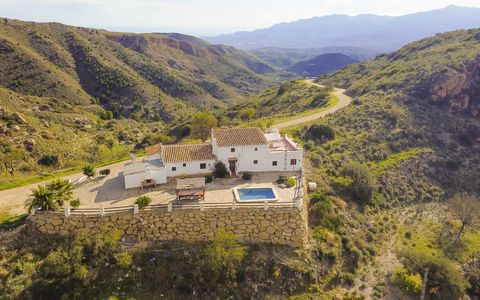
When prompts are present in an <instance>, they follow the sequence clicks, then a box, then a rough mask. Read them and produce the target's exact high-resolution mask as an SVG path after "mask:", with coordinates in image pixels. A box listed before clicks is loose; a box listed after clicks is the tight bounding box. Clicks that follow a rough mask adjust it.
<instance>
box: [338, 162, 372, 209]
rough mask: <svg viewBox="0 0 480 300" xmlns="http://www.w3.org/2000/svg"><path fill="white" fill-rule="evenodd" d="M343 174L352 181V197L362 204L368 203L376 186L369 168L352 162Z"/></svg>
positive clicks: (350, 188)
mask: <svg viewBox="0 0 480 300" xmlns="http://www.w3.org/2000/svg"><path fill="white" fill-rule="evenodd" d="M342 173H343V175H344V176H346V177H348V178H350V179H351V181H352V182H351V184H350V185H349V190H350V193H351V195H352V196H353V197H354V198H355V199H356V200H358V201H359V202H361V203H362V204H365V203H368V202H369V201H370V200H371V198H372V194H373V190H374V188H375V184H374V182H373V179H372V175H371V174H370V171H369V170H368V168H367V166H365V165H362V164H361V163H359V162H351V163H349V164H348V165H346V166H345V167H344V168H343V170H342Z"/></svg>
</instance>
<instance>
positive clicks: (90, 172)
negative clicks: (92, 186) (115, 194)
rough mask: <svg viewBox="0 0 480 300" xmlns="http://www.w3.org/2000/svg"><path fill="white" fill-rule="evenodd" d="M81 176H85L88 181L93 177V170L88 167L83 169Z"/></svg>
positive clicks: (91, 167)
mask: <svg viewBox="0 0 480 300" xmlns="http://www.w3.org/2000/svg"><path fill="white" fill-rule="evenodd" d="M83 175H85V176H87V177H88V178H89V179H90V178H91V177H93V176H95V169H94V168H93V166H90V165H88V166H85V167H83Z"/></svg>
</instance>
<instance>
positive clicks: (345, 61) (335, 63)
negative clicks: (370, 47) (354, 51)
mask: <svg viewBox="0 0 480 300" xmlns="http://www.w3.org/2000/svg"><path fill="white" fill-rule="evenodd" d="M356 62H358V61H356V60H354V59H353V58H351V57H349V56H347V55H344V54H341V53H325V54H321V55H319V56H316V57H314V58H312V59H309V60H307V61H302V62H298V63H296V64H294V65H293V66H291V67H290V70H291V71H293V72H295V73H297V74H300V75H303V76H307V77H317V76H320V75H322V74H326V73H331V72H334V71H337V70H339V69H341V68H343V67H345V66H348V65H350V64H354V63H356Z"/></svg>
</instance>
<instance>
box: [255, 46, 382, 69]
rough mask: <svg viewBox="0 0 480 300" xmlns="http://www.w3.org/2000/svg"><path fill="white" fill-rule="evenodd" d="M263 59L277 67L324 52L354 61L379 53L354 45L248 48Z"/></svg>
mask: <svg viewBox="0 0 480 300" xmlns="http://www.w3.org/2000/svg"><path fill="white" fill-rule="evenodd" d="M249 51H250V52H252V53H253V54H255V55H256V56H257V57H259V58H260V59H262V60H263V61H265V62H267V63H269V64H270V65H272V66H277V67H279V68H285V69H287V68H289V67H291V66H293V65H294V64H296V63H299V62H302V61H307V60H310V59H313V58H315V57H317V56H319V55H322V54H326V53H341V54H343V55H347V56H349V57H351V58H352V59H354V60H356V61H365V60H370V59H374V58H375V57H376V56H377V55H379V54H380V53H379V52H377V51H374V50H371V49H365V48H356V47H323V48H307V49H284V48H274V47H268V48H259V49H252V50H249Z"/></svg>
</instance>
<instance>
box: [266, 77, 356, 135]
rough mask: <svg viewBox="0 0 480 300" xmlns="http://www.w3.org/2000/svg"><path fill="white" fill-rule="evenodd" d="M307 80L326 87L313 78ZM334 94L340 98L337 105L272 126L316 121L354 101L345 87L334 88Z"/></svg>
mask: <svg viewBox="0 0 480 300" xmlns="http://www.w3.org/2000/svg"><path fill="white" fill-rule="evenodd" d="M305 81H306V82H307V83H309V84H311V85H314V86H318V87H325V86H323V85H320V84H317V83H315V82H313V79H307V80H305ZM332 95H334V96H335V97H337V98H338V100H339V102H338V104H337V105H335V106H333V107H330V108H328V109H326V110H323V111H321V112H318V113H314V114H311V115H308V116H304V117H299V118H295V119H292V120H289V121H285V122H281V123H277V124H274V125H272V128H273V129H282V128H285V127H290V126H293V125H298V124H302V123H306V122H310V121H314V120H317V119H320V118H323V117H325V116H326V115H329V114H332V113H334V112H336V111H337V110H339V109H342V108H344V107H346V106H347V105H349V104H350V102H352V98H351V97H349V96H347V95H345V90H344V89H339V88H334V90H333V93H332Z"/></svg>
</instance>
